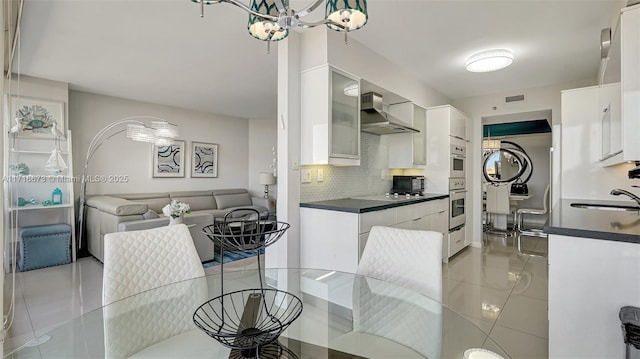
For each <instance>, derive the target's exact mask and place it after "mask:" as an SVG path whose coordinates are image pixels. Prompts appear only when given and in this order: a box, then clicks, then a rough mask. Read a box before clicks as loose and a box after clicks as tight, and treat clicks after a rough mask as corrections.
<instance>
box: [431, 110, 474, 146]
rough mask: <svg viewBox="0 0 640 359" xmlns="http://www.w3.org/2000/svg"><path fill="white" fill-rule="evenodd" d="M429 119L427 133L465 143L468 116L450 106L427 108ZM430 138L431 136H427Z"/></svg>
mask: <svg viewBox="0 0 640 359" xmlns="http://www.w3.org/2000/svg"><path fill="white" fill-rule="evenodd" d="M427 111H428V115H429V116H430V117H431V119H430V120H429V121H428V122H429V125H428V128H427V131H436V132H437V134H438V135H445V134H446V135H448V136H451V137H455V138H458V139H461V140H464V141H467V140H468V138H467V122H468V121H470V120H469V116H468V115H466V114H465V113H464V112H462V111H460V110H458V109H457V108H455V107H453V106H451V105H444V106H435V107H429V108H428V109H427ZM429 136H431V135H429Z"/></svg>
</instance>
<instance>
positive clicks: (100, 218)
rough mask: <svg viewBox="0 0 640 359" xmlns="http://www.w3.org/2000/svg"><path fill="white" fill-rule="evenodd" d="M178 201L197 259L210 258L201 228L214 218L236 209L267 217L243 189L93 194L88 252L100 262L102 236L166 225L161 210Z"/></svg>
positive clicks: (208, 242)
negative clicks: (187, 209)
mask: <svg viewBox="0 0 640 359" xmlns="http://www.w3.org/2000/svg"><path fill="white" fill-rule="evenodd" d="M173 199H175V200H179V201H182V202H185V203H187V204H189V206H190V207H191V213H189V214H186V215H185V216H184V223H185V224H187V225H189V226H190V229H189V230H190V231H191V236H192V237H193V242H194V244H195V246H196V249H197V251H198V254H199V255H200V259H201V260H202V261H203V262H204V261H209V260H212V259H213V256H214V245H213V242H211V240H210V239H209V238H208V237H207V236H206V235H205V234H204V233H202V228H203V227H204V226H207V225H209V224H211V223H213V218H214V217H224V215H225V214H227V213H228V212H229V211H231V210H233V209H236V208H254V209H256V210H258V211H259V212H260V213H261V214H263V215H264V216H267V215H268V211H267V208H266V206H267V204H266V201H265V200H264V199H263V198H258V197H251V196H250V195H249V192H248V191H247V190H246V189H243V188H236V189H222V190H211V191H176V192H166V193H127V194H109V195H95V196H90V197H88V198H87V201H86V203H87V214H86V239H87V248H88V250H89V253H91V254H92V255H93V256H94V257H96V258H97V259H98V260H100V261H101V262H102V261H103V250H104V244H103V240H104V235H105V234H107V233H111V232H122V231H132V230H140V229H149V228H155V227H160V226H166V225H168V224H169V218H168V217H165V216H164V215H163V214H162V207H164V206H165V205H167V204H168V203H170V202H171V200H173Z"/></svg>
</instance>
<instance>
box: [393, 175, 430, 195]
mask: <svg viewBox="0 0 640 359" xmlns="http://www.w3.org/2000/svg"><path fill="white" fill-rule="evenodd" d="M391 192H392V193H397V194H410V195H416V194H420V195H421V194H422V192H424V176H393V187H391Z"/></svg>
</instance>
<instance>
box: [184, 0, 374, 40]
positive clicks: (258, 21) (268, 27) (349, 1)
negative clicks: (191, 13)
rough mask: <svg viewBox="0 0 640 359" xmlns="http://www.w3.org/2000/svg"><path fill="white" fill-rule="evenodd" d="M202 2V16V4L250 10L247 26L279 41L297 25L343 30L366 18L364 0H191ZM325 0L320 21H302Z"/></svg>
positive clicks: (354, 27)
mask: <svg viewBox="0 0 640 359" xmlns="http://www.w3.org/2000/svg"><path fill="white" fill-rule="evenodd" d="M191 1H192V2H195V3H198V4H200V5H201V8H200V16H204V5H212V4H219V3H229V4H232V5H235V6H237V7H239V8H241V9H243V10H245V11H246V12H248V13H249V22H248V24H247V30H248V31H249V34H250V35H251V36H253V37H254V38H256V39H258V40H262V41H269V42H271V41H279V40H282V39H284V38H286V37H287V36H288V35H289V30H290V29H292V28H296V27H301V28H309V27H315V26H318V25H327V27H329V28H330V29H331V30H335V31H340V32H344V33H345V36H346V33H348V32H350V31H354V30H358V29H359V28H361V27H363V26H364V25H365V24H366V23H367V20H368V15H367V0H313V2H312V3H310V4H309V5H307V7H306V8H304V9H301V10H299V11H296V10H294V9H292V8H291V7H290V6H289V0H251V3H250V5H249V6H247V5H245V4H244V3H242V2H241V0H191ZM323 2H326V3H325V18H324V19H323V20H321V21H315V22H310V21H305V20H304V17H305V16H306V15H308V14H310V13H311V12H312V11H314V10H315V9H317V8H318V7H320V6H321V5H322V3H323Z"/></svg>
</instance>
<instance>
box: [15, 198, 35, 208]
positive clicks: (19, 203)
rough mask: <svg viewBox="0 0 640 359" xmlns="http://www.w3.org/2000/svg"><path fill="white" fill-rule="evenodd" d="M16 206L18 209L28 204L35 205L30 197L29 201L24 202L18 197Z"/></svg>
mask: <svg viewBox="0 0 640 359" xmlns="http://www.w3.org/2000/svg"><path fill="white" fill-rule="evenodd" d="M16 204H17V205H18V207H23V206H26V205H28V204H36V199H35V198H33V197H31V199H29V200H26V199H24V198H22V197H18V200H17V201H16Z"/></svg>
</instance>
